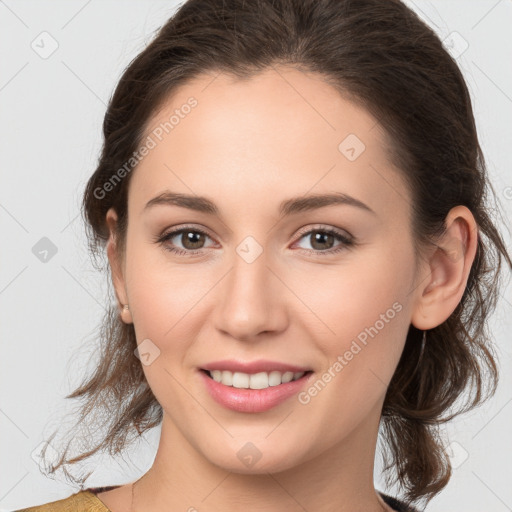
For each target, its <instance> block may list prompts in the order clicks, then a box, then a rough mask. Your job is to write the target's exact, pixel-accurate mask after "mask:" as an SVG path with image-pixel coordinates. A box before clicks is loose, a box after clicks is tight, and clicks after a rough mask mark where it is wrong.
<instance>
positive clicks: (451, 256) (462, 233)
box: [411, 205, 478, 330]
mask: <svg viewBox="0 0 512 512" xmlns="http://www.w3.org/2000/svg"><path fill="white" fill-rule="evenodd" d="M445 228H446V231H445V233H444V234H443V235H442V236H441V237H440V239H439V240H438V241H437V242H436V248H435V250H434V251H432V252H431V254H430V255H429V257H428V268H427V269H426V277H424V278H423V279H422V281H421V287H419V289H418V293H417V298H416V300H415V304H414V308H413V314H412V318H411V323H412V324H413V325H414V326H415V327H416V328H418V329H421V330H428V329H432V328H434V327H437V326H438V325H440V324H442V323H443V322H444V321H445V320H446V319H447V318H448V317H449V316H450V315H451V314H452V313H453V311H454V310H455V308H456V307H457V305H458V304H459V303H460V300H461V298H462V295H463V293H464V290H465V289H466V284H467V280H468V277H469V272H470V270H471V266H472V264H473V261H474V259H475V255H476V249H477V245H478V226H477V224H476V222H475V219H474V217H473V214H472V213H471V211H470V210H469V209H468V208H466V207H465V206H462V205H460V206H456V207H454V208H452V209H451V210H450V212H449V213H448V215H447V216H446V220H445Z"/></svg>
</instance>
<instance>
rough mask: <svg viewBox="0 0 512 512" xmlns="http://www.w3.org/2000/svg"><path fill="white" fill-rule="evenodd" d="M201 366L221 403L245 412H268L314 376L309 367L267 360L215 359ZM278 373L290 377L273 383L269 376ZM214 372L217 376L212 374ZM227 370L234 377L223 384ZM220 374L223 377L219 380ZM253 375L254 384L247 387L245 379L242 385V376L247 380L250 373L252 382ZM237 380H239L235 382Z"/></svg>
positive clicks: (203, 376) (207, 382) (206, 383)
mask: <svg viewBox="0 0 512 512" xmlns="http://www.w3.org/2000/svg"><path fill="white" fill-rule="evenodd" d="M199 370H200V371H199V374H200V376H201V380H202V381H203V383H204V385H205V386H206V389H207V391H208V393H209V394H210V396H211V397H212V398H213V399H214V400H215V401H216V402H217V403H218V404H220V405H222V406H224V407H226V408H228V409H231V410H233V411H236V412H245V413H257V412H265V411H268V410H270V409H272V408H273V407H276V406H277V405H279V404H281V403H283V402H285V401H286V400H288V399H289V398H291V397H292V396H294V395H296V394H297V393H298V392H299V391H300V390H301V389H302V388H303V387H304V386H306V384H307V383H308V382H309V381H310V379H311V378H312V376H313V371H312V370H311V369H310V368H308V367H304V366H296V365H291V364H288V363H279V362H276V361H268V360H259V361H252V362H242V361H235V360H224V361H216V362H214V363H209V364H206V365H204V366H203V367H202V368H200V369H199ZM279 373H282V376H283V377H284V375H287V376H288V377H287V378H286V379H283V382H282V383H280V384H279V383H277V382H275V381H274V382H273V383H272V384H271V383H270V379H271V378H277V375H275V374H279ZM212 374H213V375H214V376H215V377H216V378H213V377H212ZM226 374H228V376H229V375H230V374H232V375H231V378H232V381H231V382H228V383H227V384H224V383H223V382H226V380H225V378H226ZM265 374H268V377H269V380H267V381H265V382H263V381H262V379H263V380H265V379H264V376H265ZM220 375H222V379H221V381H220V382H219V381H218V379H219V377H220ZM253 376H254V377H255V382H256V386H255V388H252V386H251V385H249V387H248V388H246V386H245V384H247V383H246V382H245V383H244V384H241V385H240V387H239V384H240V383H241V381H240V380H239V379H242V380H244V379H245V380H247V378H248V377H249V381H250V383H251V384H253ZM271 376H272V377H271ZM288 379H290V380H288ZM235 380H239V382H234V381H235ZM228 381H229V378H228Z"/></svg>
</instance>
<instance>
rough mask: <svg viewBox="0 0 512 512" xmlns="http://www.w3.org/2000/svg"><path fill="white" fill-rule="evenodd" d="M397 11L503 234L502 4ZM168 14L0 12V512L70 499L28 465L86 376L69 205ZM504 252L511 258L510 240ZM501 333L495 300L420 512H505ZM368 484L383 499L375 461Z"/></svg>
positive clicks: (505, 51)
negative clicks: (490, 189) (462, 407)
mask: <svg viewBox="0 0 512 512" xmlns="http://www.w3.org/2000/svg"><path fill="white" fill-rule="evenodd" d="M407 4H408V5H409V6H410V7H411V8H413V9H414V10H415V11H417V12H418V14H419V15H420V16H421V17H422V18H423V19H424V20H425V21H426V22H427V23H428V24H429V25H430V26H432V27H433V28H434V29H435V31H436V32H437V33H438V34H439V36H440V38H441V39H442V40H443V41H444V42H445V45H446V47H447V48H448V49H449V51H451V52H453V55H454V56H456V58H457V61H458V64H459V66H460V67H461V69H462V71H463V73H464V76H465V78H466V80H467V83H468V86H469V89H470V91H471V95H472V99H473V105H474V112H475V116H476V121H477V127H478V131H479V137H480V141H481V144H482V147H483V150H484V153H485V155H486V159H487V165H488V168H489V172H490V175H491V179H492V182H493V184H494V188H495V190H496V192H497V195H498V197H499V199H500V200H501V202H502V205H503V207H504V209H505V210H504V211H505V214H506V218H508V219H509V220H508V222H510V218H512V215H511V214H512V171H511V165H510V153H509V152H510V149H511V143H512V122H511V121H512V66H511V62H512V37H511V33H510V27H512V2H510V1H509V0H499V1H498V0H478V1H477V0H472V1H470V0H450V1H448V0H432V1H420V0H414V2H413V1H408V2H407ZM176 6H177V2H175V1H172V0H168V1H160V0H159V1H157V0H150V1H148V0H144V1H143V0H138V1H133V0H132V1H124V2H119V1H113V0H102V1H99V0H88V1H85V0H66V1H40V0H37V1H21V0H18V1H14V0H0V41H1V42H0V112H1V116H0V130H1V136H0V141H1V159H2V161H1V163H0V173H1V186H0V229H1V251H0V315H1V320H0V341H1V352H0V365H1V368H0V432H1V436H0V450H1V452H0V510H1V511H8V510H13V509H17V508H21V507H23V506H28V505H35V504H40V503H46V502H49V501H53V500H56V499H61V498H64V497H67V496H69V495H70V494H72V493H73V492H76V491H77V489H76V488H74V487H71V486H70V485H68V484H67V483H66V482H64V481H58V480H52V479H48V478H46V477H44V475H43V474H42V473H41V471H40V470H39V467H38V465H37V455H36V454H37V449H38V447H40V445H41V442H42V441H43V440H44V439H45V436H46V435H47V434H49V433H51V432H52V431H53V430H52V428H53V427H54V426H56V425H58V424H59V423H60V421H61V415H62V414H63V412H64V411H65V410H68V409H67V408H68V407H69V405H68V404H67V402H69V400H68V401H66V400H65V399H64V396H65V395H66V394H68V393H69V392H71V391H72V390H73V389H74V387H73V386H76V385H77V384H78V382H79V381H80V377H81V376H82V374H83V371H85V367H84V364H83V361H84V357H85V356H86V355H87V354H88V353H89V352H90V347H91V342H92V341H93V340H94V336H95V332H96V331H95V329H96V327H97V325H98V322H99V321H100V319H101V316H102V314H103V308H104V306H105V303H106V286H105V277H104V276H103V275H101V274H99V273H97V272H96V271H95V270H94V268H93V266H92V264H91V262H90V259H89V255H88V253H87V245H86V238H85V234H84V229H83V224H82V219H81V217H80V215H79V204H80V201H81V197H82V193H83V189H84V185H85V183H86V181H87V179H88V177H89V176H90V175H91V174H92V172H93V170H94V168H95V164H96V162H97V159H98V155H99V150H100V146H101V142H102V141H101V126H102V121H103V115H104V112H105V108H106V104H107V102H108V100H109V98H110V95H111V94H112V92H113V89H114V87H115V85H116V83H117V81H118V79H119V77H120V76H121V73H122V71H123V70H124V68H125V67H126V66H127V65H128V63H129V62H130V61H131V60H132V58H133V57H134V56H135V55H136V54H137V53H138V52H139V51H141V50H142V48H143V47H144V46H145V45H146V44H147V43H148V42H149V41H150V39H151V38H152V36H153V35H154V31H155V30H156V29H157V28H158V27H160V26H161V25H162V24H163V23H164V22H165V21H166V20H167V19H168V17H169V16H170V15H171V14H172V13H173V12H174V10H175V8H176ZM41 41H43V42H41ZM504 236H505V239H506V241H507V244H508V247H509V248H510V237H509V234H508V233H507V232H504ZM41 239H43V240H41ZM38 244H39V245H38ZM40 247H44V248H46V249H45V250H48V251H49V252H48V257H47V261H41V259H40V256H38V254H39V252H38V248H40ZM511 318H512V293H511V287H510V286H508V287H507V288H504V289H502V298H501V300H500V304H499V306H498V309H497V311H496V313H495V315H494V316H493V318H492V322H491V327H492V331H493V333H494V335H495V339H496V343H497V346H498V350H499V356H500V368H501V375H502V378H501V382H500V386H499V389H498V391H497V393H496V395H495V396H494V398H493V399H492V400H491V401H490V402H488V403H487V404H486V405H485V406H483V407H482V408H480V409H477V410H476V411H475V412H472V413H470V414H467V415H465V416H463V417H460V419H458V420H456V421H454V422H453V424H451V425H450V426H449V427H447V428H446V429H445V433H446V436H447V439H448V442H449V443H450V448H449V450H450V454H451V456H452V459H453V461H454V467H455V469H454V474H453V477H452V480H451V481H450V483H449V485H448V487H447V488H446V489H445V490H444V491H443V492H442V493H441V494H440V495H439V496H438V497H436V498H435V499H434V500H433V501H432V502H431V503H430V505H429V506H428V507H427V509H428V510H429V511H431V512H440V511H461V510H464V511H465V512H482V511H484V510H485V511H486V512H505V511H510V510H512V485H511V483H512V471H511V469H510V459H511V456H512V435H511V434H512V428H511V427H512V386H511V380H512V379H511V370H512V347H511V343H510V332H511V331H512V319H511ZM88 350H89V352H88ZM78 351H80V353H79V354H80V355H79V356H77V354H78ZM72 356H73V357H72ZM158 434H159V432H158V429H155V430H154V431H153V432H151V433H148V434H147V435H146V436H145V437H144V439H143V442H141V443H140V444H139V445H137V446H135V447H134V448H133V449H131V450H130V451H129V453H128V455H127V457H125V460H124V461H123V460H117V459H116V460H111V459H109V458H103V459H102V460H101V462H97V463H96V464H95V466H96V467H97V470H96V471H95V472H94V474H93V475H92V476H91V478H90V479H89V480H88V482H87V483H88V485H90V486H92V485H114V484H121V483H125V482H128V481H131V480H133V479H135V478H138V476H140V475H141V474H142V472H145V471H146V470H147V469H148V468H149V467H150V465H151V462H152V460H153V457H154V454H155V449H156V443H157V441H158ZM375 482H376V486H377V488H379V489H381V490H384V484H383V482H382V481H381V479H380V476H379V457H377V467H376V472H375ZM388 491H389V492H391V493H392V492H394V490H393V489H391V490H390V489H388ZM310 512H313V511H310Z"/></svg>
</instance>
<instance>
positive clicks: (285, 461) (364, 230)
mask: <svg viewBox="0 0 512 512" xmlns="http://www.w3.org/2000/svg"><path fill="white" fill-rule="evenodd" d="M191 96H193V97H194V98H196V99H197V101H198V104H197V106H196V107H195V108H194V109H193V110H192V111H191V112H190V114H188V115H187V116H184V118H183V119H180V122H179V124H178V125H176V126H175V127H174V129H173V130H172V131H171V132H169V133H168V134H166V135H165V136H164V137H163V138H162V140H161V141H159V142H158V144H157V145H156V147H155V148H153V149H152V150H151V151H150V152H149V154H148V155H147V156H146V157H145V158H144V159H143V160H142V162H141V163H140V164H139V165H138V167H137V168H136V169H135V170H134V171H133V172H134V175H133V176H132V181H131V184H130V189H129V196H128V218H129V222H128V231H127V243H126V252H125V253H124V254H120V253H119V251H118V250H117V247H116V243H115V226H116V219H117V216H116V213H115V211H114V210H112V209H111V210H109V212H108V214H107V222H108V225H109V226H110V229H111V238H110V240H109V243H108V246H107V253H108V257H109V260H110V264H111V268H112V278H113V281H114V286H115V291H116V295H117V299H118V300H119V303H120V305H121V304H129V307H130V309H129V311H123V310H122V309H121V308H122V306H120V315H121V318H122V320H123V321H124V322H126V323H132V322H133V324H134V327H135V331H136V336H137V341H138V343H141V342H142V341H143V340H145V339H150V340H151V343H153V344H154V345H155V346H157V347H158V349H159V350H160V354H159V356H158V357H156V359H154V361H153V362H152V363H151V364H150V365H147V366H146V365H144V366H143V369H144V372H145V375H146V378H147V380H148V383H149V385H150V387H151V389H152V391H153V393H154V395H155V397H156V398H157V400H158V401H159V403H160V404H161V405H162V408H163V411H164V419H163V424H162V434H161V440H160V444H159V447H158V451H157V454H156V458H155V461H154V464H153V466H152V467H151V468H150V470H149V471H148V472H147V473H146V474H145V475H144V477H143V478H142V479H141V480H140V481H139V482H138V483H137V485H136V487H135V503H134V509H135V510H140V511H144V510H152V511H155V512H159V511H164V510H166V511H168V510H189V509H190V510H193V509H192V508H190V507H194V508H195V509H197V510H208V511H221V510H222V511H226V510H240V509H243V510H245V511H246V512H250V511H256V510H257V511H276V512H277V511H282V510H291V511H299V510H301V511H302V510H304V509H305V510H310V511H313V510H314V511H322V512H323V511H334V510H336V511H351V512H354V511H363V510H364V511H366V512H368V511H380V510H390V509H389V508H387V507H386V506H385V505H384V504H383V502H382V500H381V499H380V497H378V495H377V493H376V490H375V489H374V485H373V468H374V458H375V447H376V441H377V432H378V425H379V420H380V415H381V409H382V404H383V401H384V397H385V392H386V389H387V385H388V383H389V381H390V380H391V377H392V375H393V373H394V371H395V368H396V366H397V364H398V361H399V358H400V355H401V353H402V350H403V346H404V343H405V339H406V334H407V330H408V328H409V325H410V324H411V323H412V324H413V325H415V326H416V327H417V328H419V329H430V328H433V327H435V326H437V325H439V324H440V323H442V322H443V321H444V320H446V318H448V316H449V315H450V314H451V313H452V311H453V310H454V309H455V307H456V306H457V304H458V303H459V301H460V299H461V297H462V294H463V291H464V288H465V285H466V281H467V278H468V274H469V270H470V267H471V263H472V262H473V259H474V257H475V252H476V240H477V227H476V224H475V221H474V218H473V216H472V214H471V212H470V211H469V210H468V209H467V208H465V207H463V206H458V207H456V208H454V209H452V210H451V211H450V213H449V215H448V216H447V219H446V226H447V233H446V235H445V236H444V237H443V238H442V239H441V240H439V241H437V243H438V246H439V248H436V247H435V246H432V247H431V248H430V249H428V250H426V251H425V258H424V259H421V260H419V261H418V262H417V261H416V259H415V255H414V251H413V239H412V231H411V215H412V207H411V195H410V192H409V190H408V189H407V186H406V184H405V181H404V180H403V178H402V176H401V173H400V171H399V170H397V169H395V168H393V166H392V165H391V163H390V162H389V159H388V156H387V155H388V153H387V150H386V139H385V135H384V133H383V131H382V130H381V128H380V125H379V124H378V123H377V120H376V119H374V118H373V117H372V116H371V115H370V114H369V113H367V112H366V111H365V110H363V109H361V108H360V107H357V106H356V105H355V104H354V103H352V102H350V101H349V100H347V99H345V98H343V97H341V96H340V94H339V93H338V92H337V91H336V90H335V89H334V88H332V87H331V86H330V85H328V84H327V83H326V82H325V81H323V80H322V78H321V77H320V76H319V75H315V74H312V73H311V74H309V73H308V74H306V73H304V72H302V71H299V70H297V69H293V68H285V67H279V68H273V69H270V70H266V71H264V72H262V73H260V74H259V75H257V76H256V77H253V78H252V79H250V80H248V81H239V80H236V79H234V78H233V77H231V76H228V75H225V74H219V75H214V74H209V75H201V76H200V77H198V78H197V79H195V80H194V81H191V82H189V83H187V84H186V85H184V86H182V87H181V88H180V89H178V90H177V91H175V92H174V93H173V96H172V98H170V99H169V100H168V101H167V102H166V103H165V105H164V106H163V108H162V109H160V110H159V112H158V114H156V115H155V116H154V117H153V119H152V120H151V123H149V126H148V130H147V134H150V133H151V130H152V129H153V128H154V127H155V126H158V124H159V123H160V122H164V121H166V120H168V119H169V116H170V115H171V114H172V113H173V111H174V110H175V109H176V108H179V107H180V105H183V104H185V103H186V102H187V99H188V98H189V97H191ZM349 134H355V135H356V136H357V137H358V138H359V139H360V140H361V141H362V142H363V143H364V145H365V150H364V151H363V152H362V153H361V154H360V155H359V156H358V157H357V158H356V159H355V160H354V161H350V160H349V159H348V158H347V157H346V156H345V154H343V153H342V152H341V151H340V150H339V149H338V146H339V145H340V143H341V142H342V141H343V140H344V139H345V138H346V137H347V136H348V135H349ZM166 190H167V191H172V192H178V193H183V194H191V195H198V196H206V197H208V198H209V199H210V200H212V201H213V202H214V203H215V204H216V205H217V207H218V208H219V212H220V214H219V215H209V214H206V213H201V212H196V211H192V210H190V209H187V208H184V207H179V206H175V205H158V206H154V207H152V208H149V209H148V210H147V211H144V206H145V205H146V203H147V202H148V201H149V200H150V199H152V198H153V197H155V196H157V195H159V194H161V193H162V192H164V191H166ZM333 192H337V193H346V194H349V195H351V196H352V197H355V198H357V199H358V200H360V201H362V202H363V203H365V204H366V205H367V206H368V207H370V208H371V210H373V212H374V213H371V212H368V211H365V210H364V209H361V208H356V207H354V206H350V205H339V204H338V205H331V206H325V207H322V208H318V209H315V210H312V211H306V212H299V213H295V214H292V215H290V216H287V217H282V218H281V217H280V216H279V210H278V208H279V204H280V203H281V201H284V200H287V199H290V198H292V197H297V196H304V195H311V194H323V193H333ZM184 226H187V227H189V229H191V230H192V231H193V229H194V227H195V228H200V229H202V230H204V231H206V232H207V233H208V236H206V237H205V238H204V241H203V245H202V246H201V243H199V245H198V246H197V247H198V248H197V249H195V248H194V246H193V245H191V243H190V242H188V244H187V239H186V238H184V237H182V235H176V236H174V237H173V238H172V239H171V240H167V241H166V242H164V244H159V243H157V242H155V239H156V238H157V237H158V236H159V235H162V234H165V233H167V232H169V230H170V229H171V228H179V227H184ZM303 228H304V229H303ZM322 228H324V229H325V228H334V229H337V231H339V232H340V233H341V234H342V235H345V236H346V235H347V234H348V235H350V236H352V237H353V238H354V239H355V245H353V246H350V247H344V248H343V249H342V250H341V251H339V252H337V253H332V251H331V254H327V253H326V252H327V251H328V250H329V249H331V250H334V249H337V248H339V247H342V246H343V242H342V241H341V240H339V239H337V238H329V237H327V238H324V240H323V241H322V240H321V241H320V244H323V245H319V244H318V242H317V243H315V239H314V238H313V236H312V235H311V234H307V233H306V232H307V231H308V230H310V229H318V230H321V229H322ZM302 233H306V234H302ZM247 236H251V237H253V238H254V239H255V241H256V242H257V244H258V245H259V246H260V247H261V248H262V249H263V252H262V253H261V254H260V255H259V257H257V258H256V259H255V260H254V261H253V262H251V263H248V262H247V261H246V260H244V258H242V257H241V256H240V254H239V253H237V250H236V249H237V247H238V246H239V244H241V242H242V241H244V239H245V238H246V237H247ZM173 243H174V246H175V247H177V248H179V249H181V250H185V251H186V250H188V251H191V252H192V251H194V250H196V251H199V253H198V254H195V255H192V256H190V255H178V254H174V253H171V252H169V251H168V250H166V249H165V247H171V246H172V244H173ZM251 250H253V249H251ZM322 252H323V253H324V254H320V253H322ZM416 263H417V266H416ZM393 304H395V305H396V304H399V306H400V311H399V312H396V311H395V312H396V314H394V315H393V318H392V319H389V316H390V315H389V314H386V312H387V311H388V310H390V308H391V309H393ZM381 315H387V316H386V318H387V319H388V321H387V322H384V326H383V327H382V328H380V329H379V328H378V334H377V335H375V336H374V337H373V338H371V337H369V338H368V343H367V344H366V345H365V346H363V345H361V344H360V345H361V346H362V349H361V350H360V351H359V352H358V353H357V355H354V356H353V358H352V359H351V360H350V361H347V364H346V365H344V366H343V369H342V370H341V371H338V372H335V377H333V378H332V379H331V380H330V382H329V383H328V384H327V385H326V386H325V387H324V388H323V389H322V390H321V391H320V392H318V394H317V395H316V396H314V397H311V400H310V401H309V402H308V403H307V404H303V403H300V402H299V400H298V399H297V397H292V398H290V399H288V400H287V401H285V402H284V403H282V404H280V405H278V406H277V407H274V408H273V409H271V410H269V411H266V412H263V413H240V412H234V411H231V410H229V409H225V408H223V407H222V406H221V405H219V404H217V403H216V402H214V401H213V399H212V398H211V397H210V396H209V394H208V393H207V391H206V389H205V387H204V384H203V382H202V379H201V378H200V375H199V373H198V368H200V367H201V366H202V365H204V364H206V363H208V362H212V361H216V360H219V359H232V358H233V359H240V360H243V361H252V360H255V359H262V358H263V359H270V360H273V361H280V362H287V363H292V364H297V365H304V366H307V367H310V368H311V369H312V370H313V371H314V375H313V377H312V379H311V381H312V382H314V381H316V380H317V379H318V378H320V377H321V376H322V374H324V372H326V371H328V369H329V368H330V367H332V366H333V363H334V362H335V361H336V360H337V358H338V356H343V355H344V354H345V353H346V351H347V350H349V349H350V347H351V343H352V342H353V340H354V339H357V337H358V335H359V334H360V333H361V332H363V331H364V330H365V328H369V327H370V326H375V325H379V326H380V325H381V324H382V322H381V323H380V324H376V322H377V321H378V320H379V319H382V316H381ZM427 339H428V338H427ZM247 442H251V443H253V445H255V446H256V447H257V449H258V450H259V452H260V453H261V459H260V460H259V461H258V462H257V463H256V464H254V465H253V466H252V467H247V466H245V465H244V464H243V463H242V462H241V461H240V459H239V458H238V456H237V452H238V451H239V450H240V449H241V448H242V447H243V446H244V445H246V443H247ZM131 492H132V488H131V485H130V484H126V485H123V486H120V487H118V488H117V489H114V490H112V491H109V492H104V493H101V494H99V495H98V497H99V498H100V499H101V500H102V501H103V502H104V503H105V504H106V505H107V506H108V507H109V508H110V509H111V510H112V512H121V511H122V510H123V511H125V510H128V509H129V506H130V501H131Z"/></svg>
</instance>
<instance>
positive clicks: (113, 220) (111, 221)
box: [106, 208, 133, 324]
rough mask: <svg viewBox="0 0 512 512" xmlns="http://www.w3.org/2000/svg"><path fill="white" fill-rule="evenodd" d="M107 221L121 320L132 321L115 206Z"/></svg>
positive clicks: (111, 261)
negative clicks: (117, 231)
mask: <svg viewBox="0 0 512 512" xmlns="http://www.w3.org/2000/svg"><path fill="white" fill-rule="evenodd" d="M106 223H107V226H108V228H109V231H110V236H109V239H108V241H107V247H106V252H107V257H108V260H109V263H110V270H111V276H112V283H113V285H114V291H115V294H116V298H117V301H118V308H119V313H120V316H121V320H122V321H123V322H124V323H126V324H129V323H132V322H133V320H132V316H131V312H130V310H129V308H128V307H127V305H128V297H127V294H126V288H125V283H124V278H123V271H122V265H121V256H120V254H119V253H118V250H117V245H116V226H117V214H116V212H115V210H114V209H113V208H110V209H109V210H108V212H107V214H106Z"/></svg>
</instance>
